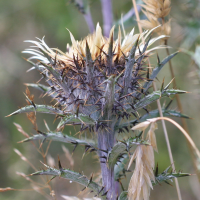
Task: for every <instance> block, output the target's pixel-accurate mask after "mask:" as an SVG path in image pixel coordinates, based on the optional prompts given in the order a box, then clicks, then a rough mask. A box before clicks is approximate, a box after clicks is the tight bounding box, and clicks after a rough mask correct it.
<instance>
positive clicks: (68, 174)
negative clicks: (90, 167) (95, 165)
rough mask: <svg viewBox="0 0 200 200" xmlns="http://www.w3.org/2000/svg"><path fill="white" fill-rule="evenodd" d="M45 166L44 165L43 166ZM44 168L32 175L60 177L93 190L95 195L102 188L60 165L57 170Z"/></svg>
mask: <svg viewBox="0 0 200 200" xmlns="http://www.w3.org/2000/svg"><path fill="white" fill-rule="evenodd" d="M44 165H45V164H44ZM45 167H47V169H46V170H41V171H37V172H35V173H33V174H31V175H32V176H33V175H51V176H53V177H56V176H58V177H62V178H65V179H68V180H70V181H73V182H76V183H79V184H81V185H83V186H84V187H86V188H90V189H91V190H93V191H94V192H95V193H97V194H98V193H99V191H100V190H101V188H102V186H100V185H98V184H97V183H95V182H94V181H92V178H90V179H88V178H87V177H86V176H85V175H83V174H80V173H77V172H74V171H72V170H69V169H64V168H62V167H61V165H60V166H59V169H56V168H52V167H49V166H47V165H45ZM103 192H104V191H103V190H102V191H101V192H100V193H99V195H102V194H103Z"/></svg>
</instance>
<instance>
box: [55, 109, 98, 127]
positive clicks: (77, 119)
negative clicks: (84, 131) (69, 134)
mask: <svg viewBox="0 0 200 200" xmlns="http://www.w3.org/2000/svg"><path fill="white" fill-rule="evenodd" d="M73 123H76V124H86V125H95V121H94V120H93V119H92V118H90V117H89V116H87V115H84V114H81V113H80V114H78V116H77V115H76V114H70V115H67V116H65V117H63V118H62V119H61V121H60V123H59V124H58V127H57V128H58V129H60V128H62V127H63V126H64V125H65V124H73Z"/></svg>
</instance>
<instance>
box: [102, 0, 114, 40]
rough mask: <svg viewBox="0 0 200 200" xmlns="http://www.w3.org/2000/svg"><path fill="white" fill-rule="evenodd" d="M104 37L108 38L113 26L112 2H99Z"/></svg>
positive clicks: (108, 0)
mask: <svg viewBox="0 0 200 200" xmlns="http://www.w3.org/2000/svg"><path fill="white" fill-rule="evenodd" d="M101 7H102V14H103V30H104V36H106V37H109V33H110V30H111V28H112V25H113V12H112V0H101Z"/></svg>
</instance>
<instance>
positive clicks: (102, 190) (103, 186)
mask: <svg viewBox="0 0 200 200" xmlns="http://www.w3.org/2000/svg"><path fill="white" fill-rule="evenodd" d="M104 188H105V187H104V186H102V188H101V189H100V190H99V192H98V195H99V194H100V193H101V192H102V191H103V189H104Z"/></svg>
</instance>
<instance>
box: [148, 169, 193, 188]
mask: <svg viewBox="0 0 200 200" xmlns="http://www.w3.org/2000/svg"><path fill="white" fill-rule="evenodd" d="M169 169H170V167H168V168H167V169H166V170H165V171H163V172H162V173H161V174H158V175H157V176H156V177H155V182H154V181H152V184H153V185H157V184H160V183H161V182H165V183H167V182H168V181H169V180H170V181H171V180H172V179H174V178H181V177H185V176H191V174H188V173H181V172H170V173H168V171H169Z"/></svg>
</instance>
